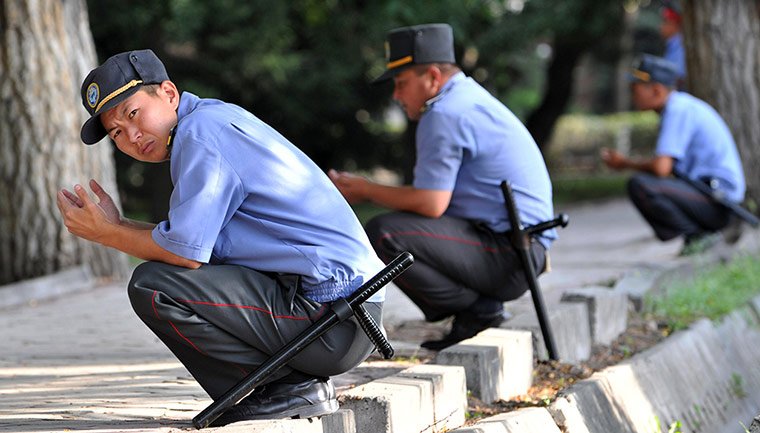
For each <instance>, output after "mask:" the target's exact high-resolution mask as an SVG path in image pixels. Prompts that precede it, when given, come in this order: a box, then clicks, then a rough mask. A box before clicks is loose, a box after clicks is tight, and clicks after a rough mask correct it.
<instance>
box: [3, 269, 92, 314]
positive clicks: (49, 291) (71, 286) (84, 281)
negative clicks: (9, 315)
mask: <svg viewBox="0 0 760 433" xmlns="http://www.w3.org/2000/svg"><path fill="white" fill-rule="evenodd" d="M95 283H96V281H95V278H94V277H93V275H92V272H91V271H90V267H89V266H86V265H82V266H76V267H72V268H69V269H65V270H62V271H59V272H56V273H54V274H50V275H45V276H42V277H38V278H32V279H29V280H24V281H19V282H17V283H12V284H6V285H3V286H0V309H3V308H11V307H18V306H22V305H25V304H28V303H30V302H34V301H37V300H40V299H50V298H54V297H57V296H63V295H66V294H69V293H73V292H78V291H83V290H88V289H91V288H93V287H95Z"/></svg>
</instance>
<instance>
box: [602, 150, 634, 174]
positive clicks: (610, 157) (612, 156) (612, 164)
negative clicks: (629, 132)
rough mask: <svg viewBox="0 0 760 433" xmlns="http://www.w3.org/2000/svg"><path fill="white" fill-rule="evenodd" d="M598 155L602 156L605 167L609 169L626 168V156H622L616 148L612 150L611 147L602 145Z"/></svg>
mask: <svg viewBox="0 0 760 433" xmlns="http://www.w3.org/2000/svg"><path fill="white" fill-rule="evenodd" d="M599 156H600V157H601V158H602V161H604V163H605V164H606V165H607V167H609V168H611V169H614V170H622V169H624V168H627V164H626V162H627V161H628V158H626V157H625V156H623V154H622V153H620V152H618V151H617V150H612V149H608V148H606V147H603V148H602V149H601V150H600V151H599Z"/></svg>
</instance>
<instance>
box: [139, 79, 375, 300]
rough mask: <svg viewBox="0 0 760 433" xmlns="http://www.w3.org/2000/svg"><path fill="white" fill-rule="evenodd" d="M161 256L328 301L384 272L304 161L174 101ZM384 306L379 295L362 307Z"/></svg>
mask: <svg viewBox="0 0 760 433" xmlns="http://www.w3.org/2000/svg"><path fill="white" fill-rule="evenodd" d="M178 116H179V123H178V125H177V131H176V135H175V137H174V140H173V147H172V151H171V177H172V182H173V183H174V190H173V191H172V195H171V200H170V204H169V205H170V209H169V219H168V220H167V221H162V222H161V223H159V224H158V226H157V227H156V228H155V229H154V230H153V239H154V240H155V241H156V242H157V243H158V245H160V246H161V247H162V248H165V249H166V250H169V251H171V252H173V253H175V254H177V255H180V256H182V257H185V258H188V259H191V260H196V261H199V262H203V263H211V264H234V265H241V266H246V267H248V268H252V269H255V270H257V271H261V272H272V273H283V274H296V275H301V276H302V287H303V289H304V292H305V296H306V297H307V298H309V299H312V300H315V301H318V302H327V301H332V300H335V299H337V298H339V297H345V296H347V295H349V294H350V293H352V292H353V291H354V290H355V289H356V288H357V287H359V286H360V285H361V284H362V283H363V282H365V281H366V280H368V279H369V278H371V277H372V276H373V275H374V274H375V273H377V272H378V271H379V270H380V269H382V268H383V263H382V262H381V261H380V259H379V258H378V257H377V255H376V254H375V252H374V250H373V249H372V247H371V245H370V243H369V240H368V239H367V236H366V234H365V232H364V229H363V228H362V226H361V224H360V223H359V221H358V220H357V219H356V216H355V214H354V212H353V211H352V210H351V207H350V206H349V205H348V203H347V202H346V200H345V199H344V198H343V196H342V195H341V194H340V192H338V190H337V189H336V188H335V186H334V185H333V184H332V182H331V181H330V180H329V179H328V177H327V176H326V175H325V174H324V173H323V172H322V171H321V170H320V169H319V168H318V167H317V166H316V164H314V163H313V162H312V161H311V160H310V159H309V158H308V157H307V156H306V155H305V154H304V153H303V152H301V151H300V150H299V149H298V148H296V147H295V146H294V145H293V144H291V143H290V142H289V141H288V140H287V139H285V138H284V137H283V136H282V135H280V134H279V133H278V132H277V131H275V130H274V129H272V128H271V127H270V126H268V125H266V124H265V123H264V122H262V121H261V120H259V119H258V118H256V117H255V116H253V115H252V114H251V113H249V112H247V111H246V110H244V109H242V108H240V107H238V106H236V105H233V104H227V103H224V102H222V101H219V100H215V99H200V98H198V97H197V96H195V95H193V94H191V93H187V92H185V93H183V94H182V97H181V99H180V104H179V109H178ZM383 299H384V290H383V289H381V291H379V292H378V293H377V294H376V295H375V296H374V297H372V298H371V299H370V301H374V302H377V301H381V300H383Z"/></svg>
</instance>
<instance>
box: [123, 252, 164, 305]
mask: <svg viewBox="0 0 760 433" xmlns="http://www.w3.org/2000/svg"><path fill="white" fill-rule="evenodd" d="M160 267H161V263H157V262H144V263H141V264H140V265H138V266H137V267H136V268H135V270H134V272H132V278H130V280H129V284H128V285H127V296H128V297H129V301H130V302H131V303H132V308H133V309H134V310H135V313H137V314H138V315H140V314H141V312H142V311H143V310H145V308H144V305H143V304H145V303H146V302H147V301H146V298H148V296H147V295H146V293H149V292H152V289H151V286H152V284H151V282H153V281H155V276H156V274H157V272H159V268H160Z"/></svg>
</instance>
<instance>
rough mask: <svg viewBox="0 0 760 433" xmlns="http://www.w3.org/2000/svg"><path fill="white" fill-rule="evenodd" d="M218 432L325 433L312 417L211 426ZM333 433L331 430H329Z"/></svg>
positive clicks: (319, 423)
mask: <svg viewBox="0 0 760 433" xmlns="http://www.w3.org/2000/svg"><path fill="white" fill-rule="evenodd" d="M209 431H213V432H218V433H327V432H328V430H323V428H322V423H321V422H319V421H318V420H314V419H272V420H260V421H242V422H236V423H233V424H228V425H226V426H224V427H219V428H212V429H209ZM330 433H333V432H330Z"/></svg>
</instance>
